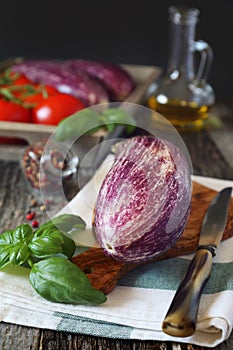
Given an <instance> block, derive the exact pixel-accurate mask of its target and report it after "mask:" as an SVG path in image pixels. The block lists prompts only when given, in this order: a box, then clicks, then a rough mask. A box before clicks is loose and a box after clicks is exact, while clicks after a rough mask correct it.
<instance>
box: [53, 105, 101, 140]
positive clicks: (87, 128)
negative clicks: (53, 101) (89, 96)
mask: <svg viewBox="0 0 233 350" xmlns="http://www.w3.org/2000/svg"><path fill="white" fill-rule="evenodd" d="M101 127H102V125H101V124H100V122H99V114H98V113H97V112H96V111H95V110H94V109H92V108H87V109H82V110H81V111H79V112H77V113H75V114H73V115H71V116H70V117H68V118H65V119H63V120H62V121H61V122H60V124H59V125H58V126H57V128H56V129H55V131H54V137H55V140H56V141H64V140H66V139H75V140H76V139H77V138H79V137H80V136H82V135H84V134H90V133H92V132H95V131H97V130H98V129H100V128H101Z"/></svg>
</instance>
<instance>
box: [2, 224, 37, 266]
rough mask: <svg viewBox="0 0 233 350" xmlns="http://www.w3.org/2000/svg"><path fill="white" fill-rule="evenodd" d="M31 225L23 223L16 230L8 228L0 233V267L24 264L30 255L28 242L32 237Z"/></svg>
mask: <svg viewBox="0 0 233 350" xmlns="http://www.w3.org/2000/svg"><path fill="white" fill-rule="evenodd" d="M32 236H33V230H32V228H31V226H30V225H28V224H22V225H20V226H18V227H16V229H15V230H8V231H5V232H3V233H2V234H1V235H0V268H2V267H4V266H6V265H8V264H12V265H22V264H24V263H25V262H26V261H27V260H28V258H29V257H30V254H31V253H30V250H29V248H28V242H30V240H31V239H32Z"/></svg>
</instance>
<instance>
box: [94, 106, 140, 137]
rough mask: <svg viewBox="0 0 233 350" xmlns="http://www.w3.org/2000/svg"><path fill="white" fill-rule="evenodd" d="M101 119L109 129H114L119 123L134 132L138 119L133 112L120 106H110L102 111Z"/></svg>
mask: <svg viewBox="0 0 233 350" xmlns="http://www.w3.org/2000/svg"><path fill="white" fill-rule="evenodd" d="M99 120H100V121H101V122H102V123H104V124H105V126H106V128H107V130H108V131H110V132H111V131H113V130H114V129H115V127H116V126H117V125H118V124H123V125H125V129H126V131H127V132H129V133H130V132H132V131H133V130H134V129H135V127H136V121H135V119H134V118H133V117H132V115H131V114H129V113H128V112H126V111H125V110H123V109H120V108H108V109H106V110H105V111H103V112H102V114H101V115H100V117H99Z"/></svg>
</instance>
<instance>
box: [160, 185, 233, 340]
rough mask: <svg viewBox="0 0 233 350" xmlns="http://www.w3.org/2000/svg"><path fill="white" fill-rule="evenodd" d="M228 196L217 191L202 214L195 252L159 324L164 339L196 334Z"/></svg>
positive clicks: (224, 222) (224, 190)
mask: <svg viewBox="0 0 233 350" xmlns="http://www.w3.org/2000/svg"><path fill="white" fill-rule="evenodd" d="M231 192H232V188H231V187H227V188H224V189H223V190H222V191H220V192H219V193H218V194H217V195H216V196H215V197H214V199H213V200H212V202H211V203H210V206H209V208H208V210H207V212H206V214H205V217H204V220H203V224H202V228H201V232H200V238H199V243H198V248H197V252H196V254H195V256H194V258H193V259H192V261H191V263H190V265H189V268H188V271H187V273H186V275H185V277H184V279H183V281H182V282H181V284H180V286H179V288H178V289H177V292H176V293H175V296H174V298H173V300H172V303H171V305H170V307H169V309H168V312H167V314H166V316H165V318H164V321H163V323H162V330H163V332H164V333H166V334H168V335H171V336H175V337H188V336H191V335H192V334H194V332H195V330H196V320H197V313H198V307H199V302H200V298H201V293H202V290H203V287H204V286H205V283H206V282H207V280H208V278H209V277H210V273H211V268H212V259H213V257H214V256H215V255H216V250H217V247H218V245H219V243H220V242H221V239H222V235H223V232H224V230H225V227H226V224H227V217H228V208H229V204H230V198H231Z"/></svg>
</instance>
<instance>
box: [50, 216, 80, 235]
mask: <svg viewBox="0 0 233 350" xmlns="http://www.w3.org/2000/svg"><path fill="white" fill-rule="evenodd" d="M51 224H53V225H54V226H56V227H57V228H58V229H59V230H60V231H62V232H69V231H71V230H72V228H74V227H75V228H77V229H80V230H84V229H85V228H86V223H85V221H84V220H83V219H82V218H80V216H77V215H72V214H63V215H59V216H56V217H54V218H53V219H52V220H51V221H50V225H51Z"/></svg>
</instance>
